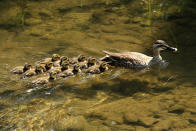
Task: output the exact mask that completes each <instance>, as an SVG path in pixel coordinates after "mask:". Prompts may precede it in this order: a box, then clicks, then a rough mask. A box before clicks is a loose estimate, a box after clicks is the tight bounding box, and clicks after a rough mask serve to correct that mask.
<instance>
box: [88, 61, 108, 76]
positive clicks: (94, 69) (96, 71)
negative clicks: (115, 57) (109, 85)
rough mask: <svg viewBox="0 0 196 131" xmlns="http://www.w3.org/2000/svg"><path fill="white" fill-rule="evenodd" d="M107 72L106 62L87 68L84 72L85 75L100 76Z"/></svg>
mask: <svg viewBox="0 0 196 131" xmlns="http://www.w3.org/2000/svg"><path fill="white" fill-rule="evenodd" d="M106 70H108V64H107V63H106V62H103V63H101V64H100V65H94V66H91V67H89V68H88V69H87V70H86V73H90V74H100V73H102V72H104V71H106Z"/></svg>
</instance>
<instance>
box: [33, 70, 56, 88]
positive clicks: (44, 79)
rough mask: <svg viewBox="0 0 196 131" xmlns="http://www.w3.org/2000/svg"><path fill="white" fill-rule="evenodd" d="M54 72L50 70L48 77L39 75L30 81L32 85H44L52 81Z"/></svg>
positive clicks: (54, 77)
mask: <svg viewBox="0 0 196 131" xmlns="http://www.w3.org/2000/svg"><path fill="white" fill-rule="evenodd" d="M56 75H57V74H56V72H50V73H49V77H40V78H38V79H36V80H34V81H32V84H33V85H45V84H47V83H48V82H51V81H54V80H55V79H56Z"/></svg>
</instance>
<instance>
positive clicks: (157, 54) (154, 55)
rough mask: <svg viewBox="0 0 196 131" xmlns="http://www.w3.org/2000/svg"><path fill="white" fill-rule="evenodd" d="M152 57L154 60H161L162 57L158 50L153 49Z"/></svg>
mask: <svg viewBox="0 0 196 131" xmlns="http://www.w3.org/2000/svg"><path fill="white" fill-rule="evenodd" d="M153 59H154V60H156V61H161V60H162V57H161V55H160V51H159V50H153Z"/></svg>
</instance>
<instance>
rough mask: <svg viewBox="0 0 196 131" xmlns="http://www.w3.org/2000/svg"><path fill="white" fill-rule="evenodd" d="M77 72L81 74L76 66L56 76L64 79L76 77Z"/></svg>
mask: <svg viewBox="0 0 196 131" xmlns="http://www.w3.org/2000/svg"><path fill="white" fill-rule="evenodd" d="M79 72H81V70H80V66H79V65H78V64H76V65H74V66H73V69H68V70H65V71H63V72H61V73H60V74H59V75H58V76H59V77H63V78H65V77H69V76H73V75H76V74H78V73H79Z"/></svg>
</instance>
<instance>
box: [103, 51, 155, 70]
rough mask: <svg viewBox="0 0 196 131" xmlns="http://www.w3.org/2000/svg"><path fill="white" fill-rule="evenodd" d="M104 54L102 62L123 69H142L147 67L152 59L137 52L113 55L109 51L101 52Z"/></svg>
mask: <svg viewBox="0 0 196 131" xmlns="http://www.w3.org/2000/svg"><path fill="white" fill-rule="evenodd" d="M103 52H104V53H105V54H106V57H105V58H102V60H103V61H106V62H108V63H109V64H111V65H114V66H121V67H125V68H144V67H146V66H147V65H148V63H149V61H150V60H151V59H152V57H149V56H147V55H144V54H142V53H138V52H122V53H113V52H109V51H103Z"/></svg>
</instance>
